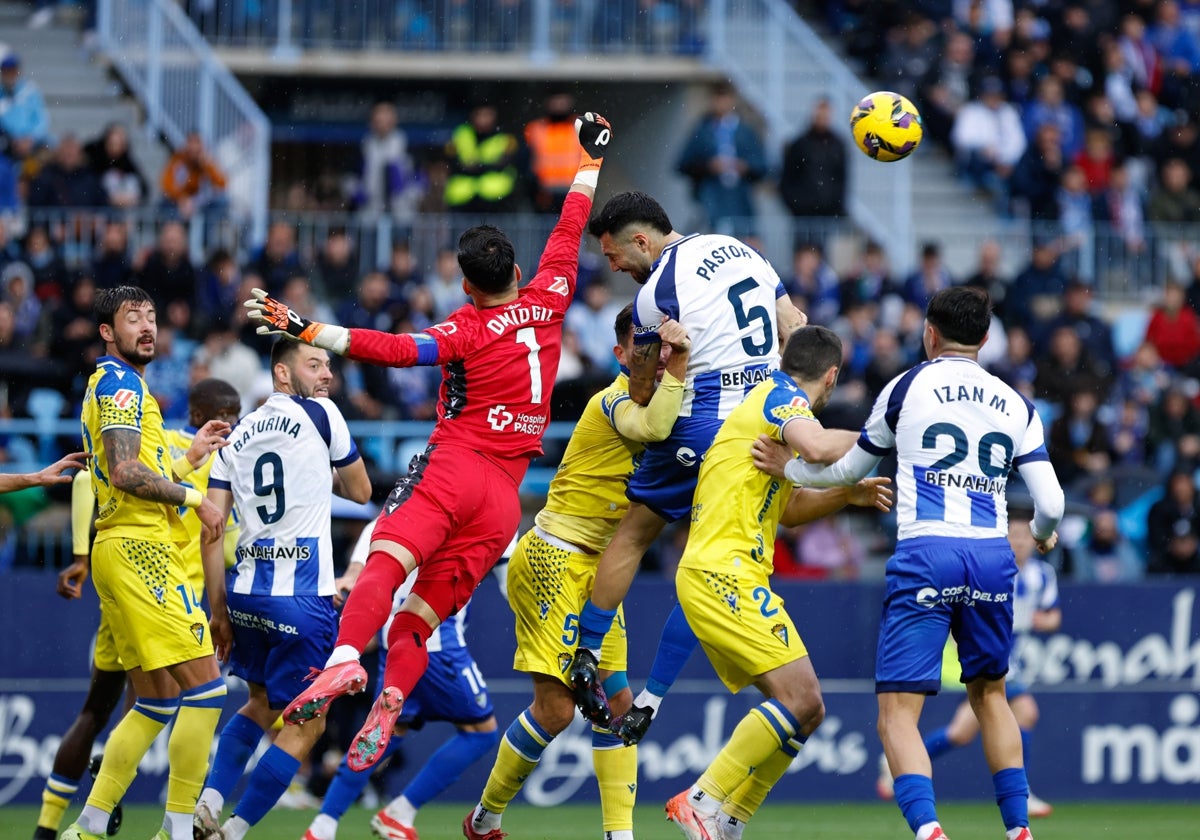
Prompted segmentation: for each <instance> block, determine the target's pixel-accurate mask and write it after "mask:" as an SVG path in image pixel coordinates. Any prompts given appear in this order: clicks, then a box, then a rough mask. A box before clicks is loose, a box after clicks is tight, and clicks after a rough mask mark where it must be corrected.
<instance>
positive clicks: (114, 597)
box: [92, 537, 213, 671]
mask: <svg viewBox="0 0 1200 840" xmlns="http://www.w3.org/2000/svg"><path fill="white" fill-rule="evenodd" d="M92 580H93V582H94V583H95V585H96V592H97V593H98V594H99V595H100V609H101V614H102V616H103V617H104V618H105V619H107V624H108V627H109V629H110V631H111V633H112V637H113V640H114V643H115V646H116V651H117V655H118V656H119V657H120V661H121V663H122V665H124V667H125V669H126V670H132V669H133V668H141V669H142V670H144V671H154V670H157V669H159V668H165V667H166V666H168V665H176V664H178V663H180V662H188V661H190V660H192V659H200V658H202V657H205V656H211V655H212V653H213V647H212V639H211V638H210V635H209V632H208V617H207V616H205V614H204V610H203V609H201V608H200V600H199V598H198V597H197V594H198V593H196V592H195V590H194V588H193V587H192V584H191V582H190V581H189V580H188V576H187V574H186V573H185V569H184V565H183V558H182V556H181V554H180V553H179V548H178V547H177V546H176V545H175V544H174V543H158V542H148V541H146V540H132V539H122V538H120V537H114V538H113V539H108V540H102V541H100V542H97V543H96V544H95V545H93V547H92Z"/></svg>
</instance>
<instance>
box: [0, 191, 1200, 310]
mask: <svg viewBox="0 0 1200 840" xmlns="http://www.w3.org/2000/svg"><path fill="white" fill-rule="evenodd" d="M269 221H271V222H275V221H282V222H286V223H288V224H290V225H291V226H292V228H293V230H294V232H295V235H296V243H297V250H298V252H299V254H300V257H301V262H302V263H304V264H307V265H312V264H313V263H314V262H315V261H316V258H317V256H318V254H319V253H320V251H321V248H322V246H323V244H324V242H325V240H326V237H327V236H328V235H329V233H330V232H331V231H334V230H344V231H345V232H346V234H347V235H348V236H349V238H350V242H351V248H352V251H353V254H354V257H353V259H355V260H356V261H357V269H358V271H359V273H360V274H361V273H363V272H366V271H370V270H374V269H377V268H384V267H386V266H387V265H388V262H389V258H390V256H391V252H392V247H393V245H395V244H396V243H399V242H403V243H407V245H408V246H409V248H410V250H411V252H412V254H413V257H414V259H415V264H416V266H417V267H418V270H419V271H421V272H426V271H429V270H431V269H432V268H433V265H434V261H435V260H436V258H437V253H438V251H439V250H440V249H442V248H445V247H452V246H453V244H454V243H455V241H456V240H457V238H458V235H459V234H460V233H461V232H462V231H463V230H464V229H465V228H466V227H468V226H470V225H474V224H478V223H480V222H482V221H488V222H491V223H494V224H496V225H497V226H499V227H500V228H501V229H502V230H504V231H505V232H506V233H507V234H508V236H509V238H510V239H512V241H513V245H514V248H515V250H516V254H517V260H518V261H519V262H520V263H521V265H522V267H523V268H524V269H526V274H527V275H528V273H529V270H530V269H532V268H533V266H534V265H536V262H537V259H538V257H539V256H540V254H541V252H542V248H543V247H544V246H545V244H546V237H547V236H548V235H549V233H550V229H551V228H552V227H553V225H554V222H555V221H556V217H554V216H551V215H545V214H536V213H513V214H506V215H497V216H492V217H490V218H488V219H483V218H481V217H474V216H471V217H463V216H456V215H454V214H449V213H443V214H428V213H427V214H423V215H421V216H418V217H417V219H416V220H415V222H414V223H413V225H412V226H411V227H402V226H399V225H397V224H395V223H394V221H393V220H392V219H391V218H390V217H388V216H377V217H371V216H365V215H362V214H355V213H328V212H308V213H285V212H275V213H272V214H271V215H270V217H269ZM735 221H737V220H735ZM753 221H755V222H757V224H758V226H759V227H760V228H761V229H762V231H763V237H762V248H763V252H764V254H765V255H766V256H767V257H768V259H770V260H771V262H772V263H773V264H774V265H775V268H776V270H777V271H778V272H779V274H780V275H781V276H783V277H788V276H789V275H790V274H791V271H792V248H793V246H794V245H795V244H797V243H800V242H806V241H816V242H819V243H822V244H823V245H824V247H825V253H826V256H827V259H829V260H830V262H831V264H832V265H833V266H834V267H835V269H837V270H838V271H839V273H841V274H843V275H845V274H847V273H849V272H851V271H852V270H853V267H854V264H855V262H856V261H857V259H858V257H859V255H861V253H862V249H863V246H864V245H865V243H866V241H867V239H870V238H874V235H873V233H872V231H871V230H870V229H866V230H864V229H862V228H860V227H858V226H856V225H855V224H854V223H853V222H851V221H850V220H847V219H819V218H812V219H809V218H793V217H792V216H790V215H787V214H778V215H777V216H772V217H770V218H759V219H757V220H753ZM114 222H119V223H122V224H125V225H126V226H127V228H128V230H129V245H130V252H131V253H133V252H135V251H137V250H139V249H142V248H147V247H151V246H153V244H154V240H155V237H156V236H157V233H158V230H159V228H160V226H161V224H162V216H161V214H160V213H158V212H156V211H155V210H154V208H150V207H142V208H138V209H136V210H133V211H111V210H99V209H60V208H54V209H47V208H36V209H30V210H27V211H26V214H25V217H24V218H23V219H21V220H20V221H19V225H23V226H25V227H28V226H29V225H34V224H36V225H44V226H46V227H47V228H48V229H49V230H50V232H51V235H52V238H54V239H55V241H56V242H57V244H58V247H59V250H60V253H61V254H62V255H63V256H64V258H65V259H66V260H67V262H68V264H69V267H71V268H79V269H86V266H87V265H88V264H89V263H90V262H91V260H92V257H93V255H94V254H95V253H96V252H97V251H98V249H99V245H100V240H101V237H102V236H103V232H104V228H105V226H106V225H108V224H112V223H114ZM744 222H745V224H747V225H748V226H749V225H750V224H751V222H752V220H744ZM186 224H187V225H188V231H189V242H190V244H191V258H192V261H193V263H195V264H196V265H197V266H199V265H201V264H203V262H204V261H205V259H206V257H207V255H208V254H210V253H211V252H212V250H213V249H214V248H217V247H221V248H225V249H228V250H229V251H231V252H232V253H234V254H235V255H237V256H239V257H240V258H241V259H243V260H245V259H247V258H249V257H250V256H252V255H253V253H254V250H253V246H254V245H255V242H256V240H254V239H253V238H252V236H251V235H250V234H249V233H248V232H247V231H246V230H244V229H242V228H241V227H238V226H231V225H229V224H227V223H225V222H224V221H220V220H215V221H214V220H211V219H206V218H204V217H202V216H196V217H193V218H192V219H191V220H190V221H188V222H187V223H186ZM989 239H991V240H995V241H996V242H998V243H999V245H1000V247H1001V253H1002V255H1003V269H1004V272H1005V274H1006V275H1007V276H1010V277H1011V276H1014V275H1015V274H1016V273H1017V272H1019V271H1020V270H1021V269H1022V268H1024V267H1025V266H1026V265H1027V264H1028V263H1029V260H1030V254H1031V250H1032V246H1033V243H1034V242H1035V241H1050V242H1054V243H1055V244H1056V246H1057V247H1058V248H1059V250H1060V251H1061V252H1062V257H1061V259H1062V260H1063V268H1064V270H1065V271H1066V273H1067V274H1068V275H1078V276H1080V277H1082V278H1083V279H1085V280H1088V281H1090V282H1092V283H1093V284H1094V285H1095V287H1096V289H1097V292H1098V293H1099V296H1101V297H1103V298H1107V299H1109V300H1112V301H1114V302H1128V301H1141V300H1145V299H1146V297H1147V295H1149V294H1152V293H1153V292H1154V291H1155V290H1156V289H1157V288H1158V287H1160V286H1161V285H1162V284H1163V282H1164V280H1165V279H1167V278H1168V277H1174V278H1177V279H1181V280H1186V279H1187V278H1190V277H1191V270H1190V267H1191V265H1192V263H1193V262H1194V260H1195V259H1196V257H1198V256H1200V225H1194V224H1193V225H1169V224H1162V223H1147V224H1146V225H1145V230H1144V231H1143V233H1142V235H1141V236H1140V237H1131V236H1130V235H1129V234H1128V233H1127V232H1126V231H1124V230H1122V229H1119V228H1116V227H1114V226H1112V225H1108V224H1102V223H1097V224H1096V225H1095V227H1094V228H1093V230H1092V231H1090V232H1088V233H1086V234H1076V235H1072V236H1063V235H1062V234H1061V233H1060V231H1059V226H1058V225H1057V224H1056V223H1054V222H1036V223H1029V222H1026V221H1020V220H1010V221H1008V222H1006V223H1004V224H1003V225H1000V226H999V227H998V228H997V229H996V230H980V229H979V228H978V226H973V225H971V224H967V223H963V224H961V225H955V224H953V223H947V224H944V225H942V226H941V229H940V230H939V235H937V236H933V237H930V240H931V241H933V242H935V243H937V244H939V245H942V246H943V251H944V252H945V251H947V250H948V249H947V248H946V246H947V245H948V244H950V243H954V244H955V245H957V246H959V247H957V248H955V249H954V250H955V251H956V252H957V253H959V254H966V255H968V257H969V259H968V261H966V262H961V263H958V264H949V265H948V266H947V267H948V268H949V270H950V272H951V274H952V275H953V276H955V277H957V278H959V279H963V278H966V277H968V276H969V275H970V274H971V273H973V272H974V271H975V268H976V266H975V264H974V262H973V260H974V255H975V254H977V253H978V251H979V247H980V246H981V245H982V244H983V243H984V242H985V241H986V240H989ZM585 241H586V240H585ZM589 250H590V253H591V259H592V260H593V263H592V266H591V267H593V268H596V269H601V268H602V266H603V260H602V259H601V258H600V256H599V254H598V252H597V251H596V250H595V248H594V247H592V248H590V249H589V248H588V247H587V246H585V257H584V259H588V257H587V256H586V255H587V254H588V253H589ZM894 271H895V273H896V274H897V275H901V274H902V272H900V271H898V270H895V269H894ZM897 279H902V278H901V277H897ZM324 291H325V293H327V294H328V295H330V296H331V297H335V298H341V297H346V296H349V295H350V294H351V290H349V289H325V290H324Z"/></svg>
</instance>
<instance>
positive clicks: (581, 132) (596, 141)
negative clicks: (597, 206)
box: [575, 111, 613, 190]
mask: <svg viewBox="0 0 1200 840" xmlns="http://www.w3.org/2000/svg"><path fill="white" fill-rule="evenodd" d="M575 135H576V136H577V137H578V138H579V146H580V148H581V149H583V155H582V156H581V157H580V159H579V171H578V172H576V173H575V183H576V184H580V185H581V186H587V187H591V188H592V189H593V190H594V189H596V183H597V181H598V180H599V178H598V176H599V174H600V166H601V165H602V164H603V163H604V154H605V152H607V151H608V144H609V143H611V142H612V136H613V134H612V126H611V125H610V124H609V122H608V120H606V119H604V117H602V116H600V115H599V114H595V113H592V112H591V111H588V112H587V113H586V114H584V115H583V116H582V117H579V118H577V119H576V120H575Z"/></svg>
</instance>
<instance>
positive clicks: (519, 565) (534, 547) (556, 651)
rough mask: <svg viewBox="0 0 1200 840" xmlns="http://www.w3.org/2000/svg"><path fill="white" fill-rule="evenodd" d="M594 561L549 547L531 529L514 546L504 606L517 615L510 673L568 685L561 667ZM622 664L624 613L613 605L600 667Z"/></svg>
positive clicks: (573, 643)
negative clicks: (551, 678) (543, 676)
mask: <svg viewBox="0 0 1200 840" xmlns="http://www.w3.org/2000/svg"><path fill="white" fill-rule="evenodd" d="M599 560H600V558H599V556H598V555H595V554H583V553H580V552H574V551H570V550H568V549H566V548H564V547H561V546H558V545H553V544H551V543H549V542H547V541H546V540H544V539H543V538H542V537H540V536H539V535H538V534H537V532H536V531H535V530H530V531H526V532H525V534H524V535H523V536H522V537H521V539H520V541H518V542H517V548H516V550H515V551H514V552H513V554H512V557H511V558H509V561H508V602H509V604H510V605H511V606H512V610H513V612H514V613H515V614H516V616H517V652H516V654H515V655H514V656H513V668H514V669H516V670H518V671H527V672H531V673H535V674H549V675H552V676H557V677H558V678H559V679H561V680H562V681H563V683H564V684H568V683H567V669H568V668H569V667H570V665H571V658H572V657H573V656H574V654H575V648H576V647H577V646H578V644H579V611H580V610H581V609H583V605H584V603H585V602H586V601H587V599H588V595H590V594H591V592H592V582H593V581H594V580H595V579H596V564H597V563H598V562H599ZM626 662H627V657H626V638H625V613H624V612H623V611H622V609H621V608H620V607H618V608H617V619H616V621H615V622H613V626H612V629H611V630H609V631H608V635H607V636H605V637H604V644H603V646H602V647H601V648H600V667H601V669H603V670H607V671H624V670H625V666H626Z"/></svg>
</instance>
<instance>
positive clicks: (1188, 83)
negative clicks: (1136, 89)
mask: <svg viewBox="0 0 1200 840" xmlns="http://www.w3.org/2000/svg"><path fill="white" fill-rule="evenodd" d="M1146 39H1147V40H1148V41H1149V42H1150V43H1151V44H1153V45H1154V48H1155V50H1156V51H1157V52H1158V55H1159V60H1160V62H1161V66H1162V88H1161V98H1162V100H1163V102H1164V103H1165V104H1166V105H1167V106H1168V107H1171V108H1187V107H1188V106H1189V105H1191V104H1193V100H1192V98H1191V97H1192V91H1191V87H1192V83H1193V77H1194V75H1195V74H1196V72H1197V71H1200V40H1198V39H1197V37H1196V33H1195V32H1193V31H1192V30H1190V29H1188V28H1187V27H1186V26H1183V25H1182V21H1181V20H1180V17H1179V4H1178V3H1177V2H1175V0H1159V2H1158V4H1157V6H1156V7H1155V17H1154V23H1153V24H1152V25H1151V26H1150V28H1149V29H1148V30H1147V31H1146Z"/></svg>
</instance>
